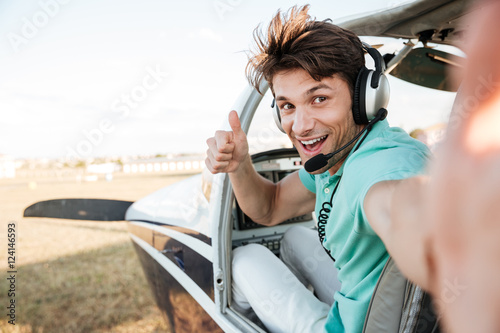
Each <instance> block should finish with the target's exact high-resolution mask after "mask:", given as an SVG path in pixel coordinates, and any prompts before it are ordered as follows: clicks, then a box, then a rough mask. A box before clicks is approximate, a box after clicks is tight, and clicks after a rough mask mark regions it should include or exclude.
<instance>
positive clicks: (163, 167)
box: [123, 155, 205, 174]
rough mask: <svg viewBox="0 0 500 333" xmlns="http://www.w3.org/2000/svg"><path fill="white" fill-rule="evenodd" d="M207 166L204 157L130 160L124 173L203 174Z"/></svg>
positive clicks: (125, 163)
mask: <svg viewBox="0 0 500 333" xmlns="http://www.w3.org/2000/svg"><path fill="white" fill-rule="evenodd" d="M204 166H205V160H204V156H201V155H200V156H198V155H196V156H180V157H173V158H168V157H159V158H152V159H145V160H129V161H125V162H123V172H124V173H128V174H133V173H153V172H167V173H175V174H185V173H196V172H201V170H202V169H203V167H204Z"/></svg>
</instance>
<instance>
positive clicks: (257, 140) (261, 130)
mask: <svg viewBox="0 0 500 333" xmlns="http://www.w3.org/2000/svg"><path fill="white" fill-rule="evenodd" d="M272 102H273V96H272V93H271V90H270V89H269V90H268V91H267V93H266V94H265V95H264V97H263V98H262V101H261V102H260V104H259V107H258V108H257V110H256V111H255V114H254V117H253V120H252V123H251V124H250V129H249V131H248V135H247V137H248V145H249V148H250V154H255V153H260V152H263V151H267V150H271V149H278V148H291V147H292V143H291V142H290V140H289V139H288V137H287V135H286V134H284V133H282V132H281V131H280V130H279V129H278V127H276V124H275V122H274V119H273V116H272V113H271V112H272V109H271V103H272Z"/></svg>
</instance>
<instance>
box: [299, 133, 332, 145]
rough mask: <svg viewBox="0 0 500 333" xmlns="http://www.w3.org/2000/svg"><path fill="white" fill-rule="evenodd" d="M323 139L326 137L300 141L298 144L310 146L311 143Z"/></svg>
mask: <svg viewBox="0 0 500 333" xmlns="http://www.w3.org/2000/svg"><path fill="white" fill-rule="evenodd" d="M324 138H326V135H324V136H322V137H321V138H317V139H312V140H308V141H300V142H302V144H303V145H312V144H313V143H315V142H318V141H321V140H323V139H324Z"/></svg>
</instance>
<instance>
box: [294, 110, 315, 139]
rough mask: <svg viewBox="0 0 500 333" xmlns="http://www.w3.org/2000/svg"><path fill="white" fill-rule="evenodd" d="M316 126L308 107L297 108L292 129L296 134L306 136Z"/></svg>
mask: <svg viewBox="0 0 500 333" xmlns="http://www.w3.org/2000/svg"><path fill="white" fill-rule="evenodd" d="M313 127H314V119H313V118H312V117H311V114H310V112H309V110H307V109H306V108H303V109H297V110H296V111H295V118H294V120H293V126H292V131H293V132H294V133H295V135H299V136H305V135H307V133H308V132H309V131H311V130H312V129H313Z"/></svg>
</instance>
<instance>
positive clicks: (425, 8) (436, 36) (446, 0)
mask: <svg viewBox="0 0 500 333" xmlns="http://www.w3.org/2000/svg"><path fill="white" fill-rule="evenodd" d="M468 6H469V1H461V0H418V1H414V2H410V3H406V4H404V5H401V6H397V7H394V8H390V9H386V10H382V11H377V12H374V13H365V14H360V15H356V17H351V18H347V19H344V20H342V21H341V22H336V24H338V25H339V26H341V27H343V28H346V29H349V30H352V31H353V32H355V33H356V34H358V35H360V36H378V37H393V38H405V39H414V38H419V39H420V40H421V41H424V42H432V43H437V44H446V45H455V46H456V45H460V44H461V42H462V40H463V35H464V32H465V30H466V29H467V27H466V26H464V22H463V21H464V20H463V18H464V16H467V15H468V14H469V11H468Z"/></svg>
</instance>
